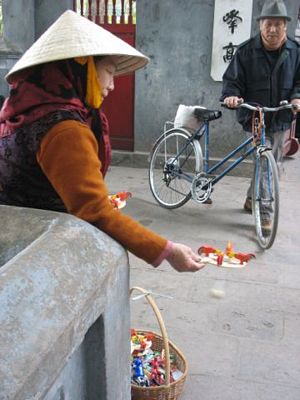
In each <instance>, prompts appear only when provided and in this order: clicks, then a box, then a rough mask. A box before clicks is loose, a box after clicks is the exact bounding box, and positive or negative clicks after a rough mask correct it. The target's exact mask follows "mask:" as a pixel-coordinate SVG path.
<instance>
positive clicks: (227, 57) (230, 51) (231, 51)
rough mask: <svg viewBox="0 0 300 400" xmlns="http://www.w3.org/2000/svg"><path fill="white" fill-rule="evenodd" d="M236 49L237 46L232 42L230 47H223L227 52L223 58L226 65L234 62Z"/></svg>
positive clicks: (229, 44)
mask: <svg viewBox="0 0 300 400" xmlns="http://www.w3.org/2000/svg"><path fill="white" fill-rule="evenodd" d="M236 48H237V46H235V45H234V44H232V43H231V42H229V43H228V45H226V46H223V47H222V49H223V50H226V54H225V55H224V56H223V60H224V62H225V63H226V62H227V63H229V62H230V61H231V60H232V57H233V55H234V51H235V49H236Z"/></svg>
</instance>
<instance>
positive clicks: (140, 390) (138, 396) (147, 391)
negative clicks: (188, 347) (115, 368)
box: [130, 287, 188, 400]
mask: <svg viewBox="0 0 300 400" xmlns="http://www.w3.org/2000/svg"><path fill="white" fill-rule="evenodd" d="M134 290H137V291H139V292H141V293H143V294H144V295H145V297H146V299H147V301H148V303H149V304H150V305H151V307H152V309H153V311H154V314H155V316H156V318H157V321H158V324H159V327H160V331H161V335H160V334H158V333H155V332H152V331H151V332H150V331H146V330H142V329H135V331H136V332H137V333H138V334H145V335H147V334H151V335H152V336H153V340H152V349H153V350H155V351H162V350H163V349H164V350H165V360H166V382H165V385H161V386H152V387H141V386H138V385H135V384H131V399H132V400H176V399H179V397H180V395H181V393H182V391H183V386H184V383H185V380H186V376H187V370H188V366H187V361H186V359H185V357H184V355H183V354H182V353H181V351H180V350H179V349H178V348H177V347H176V346H175V345H174V344H173V343H172V342H171V341H170V340H169V339H168V335H167V331H166V328H165V324H164V322H163V319H162V316H161V313H160V311H159V309H158V307H157V305H156V303H155V302H154V300H153V298H152V297H151V295H150V294H149V293H148V292H147V291H146V290H144V289H142V288H140V287H133V288H132V289H131V290H130V293H132V292H133V291H134ZM170 354H172V355H173V356H174V357H175V359H176V363H177V366H178V369H179V370H180V371H181V372H182V375H181V376H180V378H179V379H177V380H176V381H174V382H172V383H170Z"/></svg>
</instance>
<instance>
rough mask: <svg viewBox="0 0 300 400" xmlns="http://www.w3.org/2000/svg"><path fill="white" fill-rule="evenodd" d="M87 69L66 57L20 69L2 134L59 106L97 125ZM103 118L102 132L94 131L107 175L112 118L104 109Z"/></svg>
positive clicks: (0, 120) (0, 123)
mask: <svg viewBox="0 0 300 400" xmlns="http://www.w3.org/2000/svg"><path fill="white" fill-rule="evenodd" d="M86 71H87V70H86V66H85V65H80V64H78V63H76V62H75V61H74V60H63V61H57V62H52V63H47V64H42V65H38V66H35V67H32V68H28V69H26V70H24V71H21V72H20V73H18V74H17V75H16V76H15V77H14V80H13V82H12V85H11V91H10V95H9V97H8V98H7V99H6V100H5V102H4V104H3V107H2V109H1V111H0V137H5V136H8V135H10V134H12V133H13V132H14V131H15V130H16V129H18V128H21V127H23V126H24V125H28V124H31V123H33V122H35V121H37V120H39V119H42V118H43V117H44V116H45V115H47V114H49V113H51V112H54V111H58V110H64V111H76V112H77V113H78V114H79V116H80V117H81V119H82V122H84V123H86V124H87V125H88V126H89V127H90V128H91V129H93V128H92V126H93V120H92V118H91V110H90V109H89V108H88V107H87V105H86V104H85V103H84V98H85V92H86V79H87V78H86V73H87V72H86ZM100 120H101V125H102V133H101V134H99V132H94V134H95V136H96V137H97V139H98V141H99V149H100V152H99V153H100V154H99V157H100V160H101V162H102V173H103V175H105V173H106V171H107V169H108V166H109V163H110V160H111V145H110V140H109V127H108V121H107V119H106V117H105V115H104V114H103V112H100ZM99 128H100V129H101V127H99Z"/></svg>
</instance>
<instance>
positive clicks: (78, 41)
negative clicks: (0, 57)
mask: <svg viewBox="0 0 300 400" xmlns="http://www.w3.org/2000/svg"><path fill="white" fill-rule="evenodd" d="M96 55H97V56H101V55H111V56H113V57H114V61H115V63H116V66H117V69H116V75H123V74H127V73H129V72H132V71H135V70H137V69H139V68H142V67H144V66H145V65H146V64H147V63H148V61H149V59H148V57H146V56H144V55H143V54H142V53H140V52H139V51H137V50H136V49H135V48H134V47H132V46H130V45H129V44H127V43H126V42H124V41H123V40H121V39H119V38H118V37H117V36H115V35H113V34H112V33H110V32H108V31H107V30H106V29H103V28H101V27H100V26H98V25H96V24H95V23H94V22H91V21H90V20H88V19H87V18H85V17H82V16H80V15H78V14H77V13H75V12H74V11H71V10H67V11H65V12H64V13H63V14H62V15H61V16H60V17H59V18H58V19H57V20H56V21H55V22H54V23H53V24H52V25H51V26H50V27H49V28H48V29H47V30H46V31H45V32H44V33H43V35H42V36H40V38H39V39H38V40H37V41H36V42H35V43H33V45H32V46H31V47H30V48H29V49H28V50H27V51H26V52H25V53H24V55H23V56H22V57H21V58H20V59H19V60H18V61H17V62H16V64H15V65H14V66H13V68H12V69H11V70H10V71H9V73H8V74H7V75H6V77H5V78H6V80H7V81H8V83H11V82H12V80H13V75H14V74H15V73H16V72H18V71H20V70H23V69H25V68H28V67H32V66H34V65H39V64H44V63H47V62H51V61H57V60H65V59H68V58H74V57H83V56H96Z"/></svg>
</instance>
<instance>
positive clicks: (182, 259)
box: [166, 243, 205, 272]
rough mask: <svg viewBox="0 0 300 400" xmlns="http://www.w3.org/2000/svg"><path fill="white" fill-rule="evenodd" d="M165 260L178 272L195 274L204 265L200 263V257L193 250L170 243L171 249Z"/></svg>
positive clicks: (182, 245)
mask: <svg viewBox="0 0 300 400" xmlns="http://www.w3.org/2000/svg"><path fill="white" fill-rule="evenodd" d="M166 260H167V261H168V262H169V263H170V264H171V266H172V267H173V268H174V269H176V271H178V272H196V271H199V270H200V269H202V268H203V267H204V266H205V264H203V263H201V262H200V256H199V255H198V254H196V253H194V252H193V250H192V249H191V248H190V247H188V246H185V245H184V244H180V243H172V248H171V251H170V253H169V255H168V256H167V257H166Z"/></svg>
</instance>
